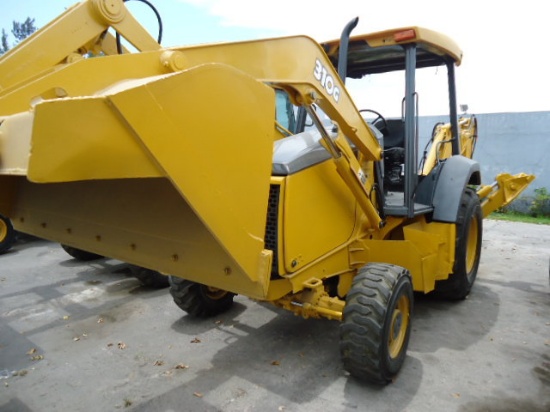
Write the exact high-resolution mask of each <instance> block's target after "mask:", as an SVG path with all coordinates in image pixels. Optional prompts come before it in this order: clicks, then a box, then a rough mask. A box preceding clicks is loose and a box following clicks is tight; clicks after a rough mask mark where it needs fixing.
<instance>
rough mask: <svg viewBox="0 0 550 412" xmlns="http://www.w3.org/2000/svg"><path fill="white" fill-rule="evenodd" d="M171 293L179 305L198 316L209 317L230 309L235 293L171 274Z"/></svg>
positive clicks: (192, 314)
mask: <svg viewBox="0 0 550 412" xmlns="http://www.w3.org/2000/svg"><path fill="white" fill-rule="evenodd" d="M170 294H171V295H172V298H173V299H174V302H175V303H176V305H178V307H179V308H180V309H181V310H183V311H185V312H187V313H188V314H190V315H191V316H194V317H197V318H207V317H210V316H215V315H218V314H220V313H223V312H226V311H228V310H229V309H230V308H231V306H233V298H234V297H235V294H234V293H231V292H227V291H225V290H222V289H217V288H212V287H210V286H206V285H202V284H200V283H196V282H191V281H189V280H185V279H182V278H178V277H176V276H170Z"/></svg>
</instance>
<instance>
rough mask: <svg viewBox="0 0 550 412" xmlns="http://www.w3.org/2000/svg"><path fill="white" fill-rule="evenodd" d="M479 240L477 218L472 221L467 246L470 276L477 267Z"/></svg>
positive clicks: (467, 264)
mask: <svg viewBox="0 0 550 412" xmlns="http://www.w3.org/2000/svg"><path fill="white" fill-rule="evenodd" d="M478 239H479V226H478V223H477V219H476V217H475V216H472V218H471V219H470V227H469V228H468V243H467V245H466V273H467V274H468V276H469V275H470V273H471V272H472V270H473V269H474V267H475V264H476V260H477V249H478V247H477V246H478V244H477V242H478Z"/></svg>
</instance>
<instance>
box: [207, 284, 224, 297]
mask: <svg viewBox="0 0 550 412" xmlns="http://www.w3.org/2000/svg"><path fill="white" fill-rule="evenodd" d="M203 292H204V294H205V295H206V297H208V298H209V299H212V300H220V299H222V298H223V297H224V296H225V295H227V291H225V290H223V289H218V288H213V287H210V286H205V287H204V288H203Z"/></svg>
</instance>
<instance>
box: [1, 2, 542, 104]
mask: <svg viewBox="0 0 550 412" xmlns="http://www.w3.org/2000/svg"><path fill="white" fill-rule="evenodd" d="M149 1H150V2H151V3H153V4H154V5H155V7H156V8H157V9H158V11H159V13H160V15H161V16H162V20H163V26H164V33H163V42H162V44H163V45H164V46H179V45H182V46H183V45H190V44H197V43H209V42H220V41H235V40H249V39H258V38H263V37H277V36H287V35H298V34H305V35H308V36H310V37H312V38H314V39H315V40H317V41H319V42H322V41H326V40H331V39H335V38H339V37H340V33H341V30H342V29H343V27H344V26H345V25H346V23H347V22H348V21H350V20H351V19H353V18H355V17H359V24H358V26H357V27H356V28H355V29H354V31H353V33H352V35H354V34H359V33H368V32H372V31H379V30H385V29H388V28H393V27H403V26H409V25H414V26H424V27H426V28H430V29H432V30H436V31H439V32H442V33H444V34H446V35H448V36H450V37H451V38H453V39H454V40H455V41H456V42H457V43H458V45H459V46H460V47H461V49H462V50H463V52H464V58H463V61H462V64H461V66H460V67H458V69H457V90H458V100H459V103H460V104H468V106H469V112H471V113H478V114H479V113H497V112H529V111H549V110H550V97H549V96H550V81H549V80H548V72H549V71H548V67H549V63H550V57H549V54H550V53H549V52H548V46H547V40H546V34H547V30H546V27H547V24H548V23H547V19H548V17H547V13H545V11H546V10H545V9H546V6H544V4H545V2H543V1H540V0H522V1H521V2H519V1H511V0H500V1H498V0H461V1H456V2H446V1H444V0H414V1H413V0H393V1H391V2H389V1H376V2H368V1H365V0H340V1H334V0H256V1H254V0H149ZM75 3H77V1H76V0H48V1H46V0H0V10H1V13H0V28H4V29H6V31H8V32H9V30H10V29H11V24H12V21H13V20H16V21H24V20H25V19H26V18H27V17H31V18H34V19H35V24H36V25H37V26H38V27H42V26H44V25H45V24H47V23H48V22H49V21H50V20H52V19H54V18H55V17H57V16H58V15H59V14H61V13H62V12H63V11H64V10H65V8H66V7H69V6H71V5H73V4H75ZM127 6H128V8H129V9H130V10H131V12H132V13H133V14H134V15H135V16H136V18H137V19H138V20H139V21H140V22H141V23H142V24H143V25H144V26H145V27H146V28H147V29H148V30H149V31H150V32H151V33H152V34H153V37H156V36H157V30H158V29H157V23H156V18H155V16H154V14H153V13H152V12H151V11H150V10H149V9H148V8H147V6H145V5H144V4H142V3H139V2H137V1H130V2H128V3H127ZM369 108H373V109H376V108H374V107H369ZM434 110H436V109H434ZM428 114H440V113H435V112H434V113H428Z"/></svg>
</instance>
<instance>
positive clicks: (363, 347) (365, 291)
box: [340, 263, 413, 385]
mask: <svg viewBox="0 0 550 412" xmlns="http://www.w3.org/2000/svg"><path fill="white" fill-rule="evenodd" d="M412 309H413V288H412V283H411V277H410V273H409V271H408V270H406V269H404V268H402V267H399V266H395V265H391V264H383V263H370V264H368V265H366V266H364V267H363V268H361V269H360V270H359V273H358V274H357V276H355V278H354V280H353V284H352V287H351V289H350V291H349V293H348V295H347V297H346V306H345V308H344V314H343V315H344V319H343V321H342V324H341V325H340V355H341V357H342V361H343V364H344V369H345V370H347V371H348V372H349V373H350V374H351V375H352V376H354V377H356V378H358V379H361V380H366V381H369V382H372V383H376V384H381V385H386V384H388V383H389V382H391V381H392V380H393V379H394V377H395V376H396V375H397V373H398V372H399V370H400V369H401V366H402V365H403V362H404V361H405V357H406V354H407V347H408V344H409V336H410V331H411V317H412Z"/></svg>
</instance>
